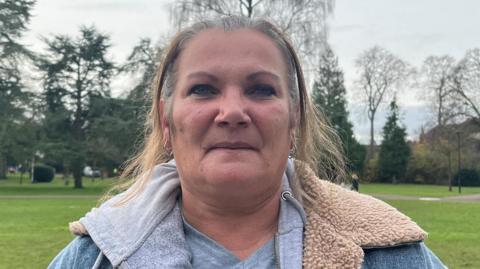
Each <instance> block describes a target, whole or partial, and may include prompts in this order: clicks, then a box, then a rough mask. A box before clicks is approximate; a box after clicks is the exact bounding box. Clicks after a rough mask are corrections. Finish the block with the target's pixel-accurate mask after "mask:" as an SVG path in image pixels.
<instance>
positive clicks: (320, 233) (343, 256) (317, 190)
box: [296, 162, 426, 269]
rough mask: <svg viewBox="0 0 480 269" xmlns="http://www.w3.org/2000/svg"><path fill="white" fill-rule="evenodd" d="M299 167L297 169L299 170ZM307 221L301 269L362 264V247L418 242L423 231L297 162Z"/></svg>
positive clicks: (389, 209)
mask: <svg viewBox="0 0 480 269" xmlns="http://www.w3.org/2000/svg"><path fill="white" fill-rule="evenodd" d="M299 168H300V169H299ZM296 172H297V176H298V178H301V182H302V185H303V189H304V191H305V193H306V194H307V195H308V196H309V197H310V198H312V199H304V200H303V201H304V207H305V212H306V214H307V223H306V226H305V237H304V253H303V265H304V268H307V269H309V268H361V265H362V262H363V256H364V253H363V248H384V247H392V246H397V245H402V244H408V243H414V242H419V241H422V240H424V239H425V238H426V233H425V231H423V230H422V229H421V228H420V227H419V226H418V225H417V224H416V223H414V222H413V221H412V220H411V219H410V218H409V217H407V216H405V215H403V214H402V213H400V212H399V211H398V210H396V209H395V208H393V207H391V206H389V205H387V204H386V203H384V202H382V201H380V200H377V199H375V198H373V197H370V196H367V195H363V194H359V193H356V192H353V191H349V190H346V189H344V188H342V187H340V186H338V185H335V184H333V183H330V182H327V181H324V180H318V178H317V177H316V176H315V175H314V174H313V172H312V171H311V170H309V169H308V168H305V166H304V165H302V164H301V163H299V162H296Z"/></svg>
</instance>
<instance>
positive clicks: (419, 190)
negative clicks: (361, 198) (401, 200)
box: [360, 183, 480, 197]
mask: <svg viewBox="0 0 480 269" xmlns="http://www.w3.org/2000/svg"><path fill="white" fill-rule="evenodd" d="M360 192H362V193H367V194H392V195H405V196H419V197H448V196H454V195H459V193H458V188H457V187H453V189H452V191H451V192H449V191H448V186H440V185H418V184H379V183H364V184H360ZM461 194H462V195H465V194H480V187H462V193H461Z"/></svg>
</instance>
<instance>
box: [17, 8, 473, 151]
mask: <svg viewBox="0 0 480 269" xmlns="http://www.w3.org/2000/svg"><path fill="white" fill-rule="evenodd" d="M167 3H168V1H166V0H163V1H158V0H157V1H154V0H69V1H65V0H37V3H36V5H35V7H34V9H33V17H32V20H31V22H30V25H29V26H30V27H29V28H30V30H29V32H28V33H27V34H26V35H25V38H24V43H26V44H27V45H28V46H29V47H30V48H31V49H33V50H34V51H37V52H41V51H42V50H43V49H44V48H45V47H44V45H43V43H42V42H41V41H40V37H42V36H43V37H49V36H51V35H52V34H68V35H73V36H74V35H77V34H78V29H79V26H80V25H87V26H90V25H95V26H96V27H97V28H98V29H100V31H102V32H103V33H106V34H108V35H110V37H111V41H112V45H113V46H112V49H111V53H112V55H111V56H112V58H113V59H114V60H115V61H116V62H122V61H124V60H125V59H126V57H127V56H128V54H129V53H130V51H131V49H132V48H133V46H134V45H135V44H136V43H137V42H138V41H139V40H140V38H142V37H150V38H151V39H152V40H154V41H156V40H159V39H160V38H161V37H162V36H168V35H169V34H170V33H171V32H172V30H171V29H170V24H169V15H168V5H167ZM335 3H336V4H335V9H334V14H333V15H332V16H331V17H330V18H329V20H328V23H329V40H328V41H329V43H330V44H331V47H332V48H333V50H334V52H335V53H336V55H337V56H338V58H339V64H340V67H341V68H342V69H343V70H344V72H345V82H346V83H345V84H346V87H347V91H348V92H349V93H351V92H352V91H351V89H352V88H353V87H354V81H355V78H356V72H355V66H354V62H355V58H356V57H358V55H360V54H361V53H362V52H363V51H365V50H366V49H368V48H370V47H372V46H374V45H380V46H382V47H384V48H386V49H387V50H389V51H391V52H392V53H394V54H395V55H397V56H398V57H400V58H401V59H403V60H405V61H407V62H409V63H410V64H411V65H413V66H414V67H417V68H419V67H420V66H421V64H422V62H423V60H424V59H425V58H426V57H428V56H430V55H443V54H449V55H451V56H453V57H455V58H456V59H459V58H461V57H462V56H463V55H464V54H465V51H466V50H467V49H472V48H475V47H480V19H479V18H478V15H479V14H480V1H478V0H457V1H453V0H336V1H335ZM129 84H130V83H129V81H125V80H122V79H117V80H116V81H113V83H112V88H113V92H114V94H116V95H120V94H121V93H122V92H123V91H125V90H126V89H128V86H129ZM397 96H398V98H399V103H400V109H401V111H402V120H403V123H404V124H405V125H406V127H407V132H408V135H409V138H410V139H417V138H418V135H419V133H420V128H421V126H422V125H426V123H427V121H428V120H429V113H428V111H429V110H428V108H427V106H426V104H425V103H424V102H423V101H422V100H421V98H419V95H418V94H417V93H416V91H415V90H414V89H404V90H402V92H400V93H399V94H398V95H397ZM355 99H356V98H355V97H354V96H352V95H351V94H349V95H348V101H349V110H350V119H351V121H352V123H353V125H354V129H355V135H356V137H357V139H359V140H360V141H361V142H363V143H366V142H367V141H368V135H369V133H368V130H369V124H368V121H367V119H366V116H365V115H366V114H365V111H364V110H363V108H362V106H361V105H360V104H358V103H356V102H355ZM385 117H386V113H385V110H383V109H382V110H381V111H379V113H378V115H377V119H378V120H377V121H376V124H375V129H376V133H377V139H376V140H377V141H378V140H379V138H380V136H381V134H380V130H381V127H382V126H383V124H384V122H385Z"/></svg>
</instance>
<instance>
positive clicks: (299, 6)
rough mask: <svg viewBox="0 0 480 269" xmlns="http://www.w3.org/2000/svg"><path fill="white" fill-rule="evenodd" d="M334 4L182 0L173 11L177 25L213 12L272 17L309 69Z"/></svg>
mask: <svg viewBox="0 0 480 269" xmlns="http://www.w3.org/2000/svg"><path fill="white" fill-rule="evenodd" d="M333 8H334V0H256V1H255V0H206V1H202V0H179V1H175V2H174V3H173V4H172V6H171V13H170V14H171V19H172V22H173V24H174V26H175V27H177V28H181V27H182V26H183V25H185V24H191V23H192V22H194V21H198V20H204V19H205V18H210V17H214V16H227V15H237V16H245V17H249V18H266V19H268V20H271V21H273V22H274V23H275V24H276V25H278V26H279V27H280V29H281V30H282V31H283V32H285V33H287V34H288V35H289V36H290V37H291V39H292V41H293V43H294V45H295V47H296V48H297V50H298V51H299V54H300V57H301V58H302V60H303V61H304V63H305V64H307V68H306V69H307V71H309V70H310V69H311V68H310V67H308V66H314V65H316V64H318V62H319V58H320V55H321V53H322V51H323V49H324V46H325V44H326V36H327V29H326V28H327V27H326V18H327V16H328V15H329V14H331V13H332V12H333Z"/></svg>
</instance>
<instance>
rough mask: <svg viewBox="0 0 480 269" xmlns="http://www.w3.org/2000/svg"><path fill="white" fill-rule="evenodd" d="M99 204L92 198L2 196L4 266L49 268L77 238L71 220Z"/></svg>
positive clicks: (0, 235)
mask: <svg viewBox="0 0 480 269" xmlns="http://www.w3.org/2000/svg"><path fill="white" fill-rule="evenodd" d="M95 204H96V201H95V200H88V199H27V200H24V199H0V215H1V216H2V217H1V218H0V238H1V239H0V253H1V254H0V268H2V269H7V268H8V269H10V268H46V267H47V265H48V264H49V263H50V261H51V260H52V259H53V257H54V256H55V255H56V253H58V252H59V251H60V250H61V249H62V248H63V247H65V246H66V245H67V243H68V242H69V241H70V240H72V238H73V236H72V235H71V234H70V232H69V231H68V222H70V221H72V220H76V219H78V218H79V217H81V216H83V215H84V214H85V212H87V211H89V210H90V208H91V207H93V206H95Z"/></svg>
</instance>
